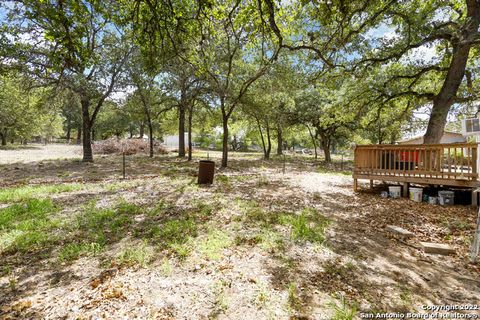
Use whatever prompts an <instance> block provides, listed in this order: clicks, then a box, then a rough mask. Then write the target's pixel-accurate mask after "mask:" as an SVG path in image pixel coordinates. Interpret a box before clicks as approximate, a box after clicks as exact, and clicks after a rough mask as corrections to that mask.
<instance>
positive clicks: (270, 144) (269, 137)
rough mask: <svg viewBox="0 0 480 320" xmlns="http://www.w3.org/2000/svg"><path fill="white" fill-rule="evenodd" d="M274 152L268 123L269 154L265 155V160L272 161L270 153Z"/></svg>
mask: <svg viewBox="0 0 480 320" xmlns="http://www.w3.org/2000/svg"><path fill="white" fill-rule="evenodd" d="M271 151H272V139H271V136H270V125H269V124H268V122H267V153H266V154H265V159H267V160H268V159H270V152H271Z"/></svg>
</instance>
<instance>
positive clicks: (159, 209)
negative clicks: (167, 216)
mask: <svg viewBox="0 0 480 320" xmlns="http://www.w3.org/2000/svg"><path fill="white" fill-rule="evenodd" d="M173 207H174V206H173V205H172V204H171V203H169V202H167V201H165V200H164V199H160V200H159V201H158V203H157V204H156V205H155V207H153V208H152V209H151V210H148V211H147V215H148V216H150V217H155V216H161V215H163V214H164V213H166V212H167V211H168V210H171V209H173Z"/></svg>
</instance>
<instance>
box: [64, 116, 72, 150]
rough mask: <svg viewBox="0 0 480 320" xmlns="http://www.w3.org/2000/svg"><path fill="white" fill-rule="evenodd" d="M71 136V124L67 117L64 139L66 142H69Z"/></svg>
mask: <svg viewBox="0 0 480 320" xmlns="http://www.w3.org/2000/svg"><path fill="white" fill-rule="evenodd" d="M71 136H72V124H71V122H70V118H68V119H67V134H66V137H65V138H66V140H67V144H70V139H71Z"/></svg>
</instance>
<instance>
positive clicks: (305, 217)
mask: <svg viewBox="0 0 480 320" xmlns="http://www.w3.org/2000/svg"><path fill="white" fill-rule="evenodd" d="M282 220H283V223H284V224H287V225H289V226H290V228H291V229H290V237H291V239H292V240H294V241H298V242H303V241H310V242H312V243H323V242H324V241H325V230H326V228H327V226H328V225H329V224H330V220H329V219H327V218H326V217H324V216H322V215H321V214H319V213H318V212H317V211H316V210H315V209H308V208H307V209H304V210H302V212H301V213H300V214H299V215H294V216H289V215H284V216H283V217H282Z"/></svg>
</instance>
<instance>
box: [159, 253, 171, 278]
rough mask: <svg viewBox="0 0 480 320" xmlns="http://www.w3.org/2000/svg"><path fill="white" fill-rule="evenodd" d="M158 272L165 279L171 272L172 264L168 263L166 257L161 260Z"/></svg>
mask: <svg viewBox="0 0 480 320" xmlns="http://www.w3.org/2000/svg"><path fill="white" fill-rule="evenodd" d="M160 272H161V273H162V275H164V276H165V277H168V276H170V275H171V274H172V272H173V266H172V264H171V263H170V260H169V259H168V258H167V257H163V259H162V264H161V265H160Z"/></svg>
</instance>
